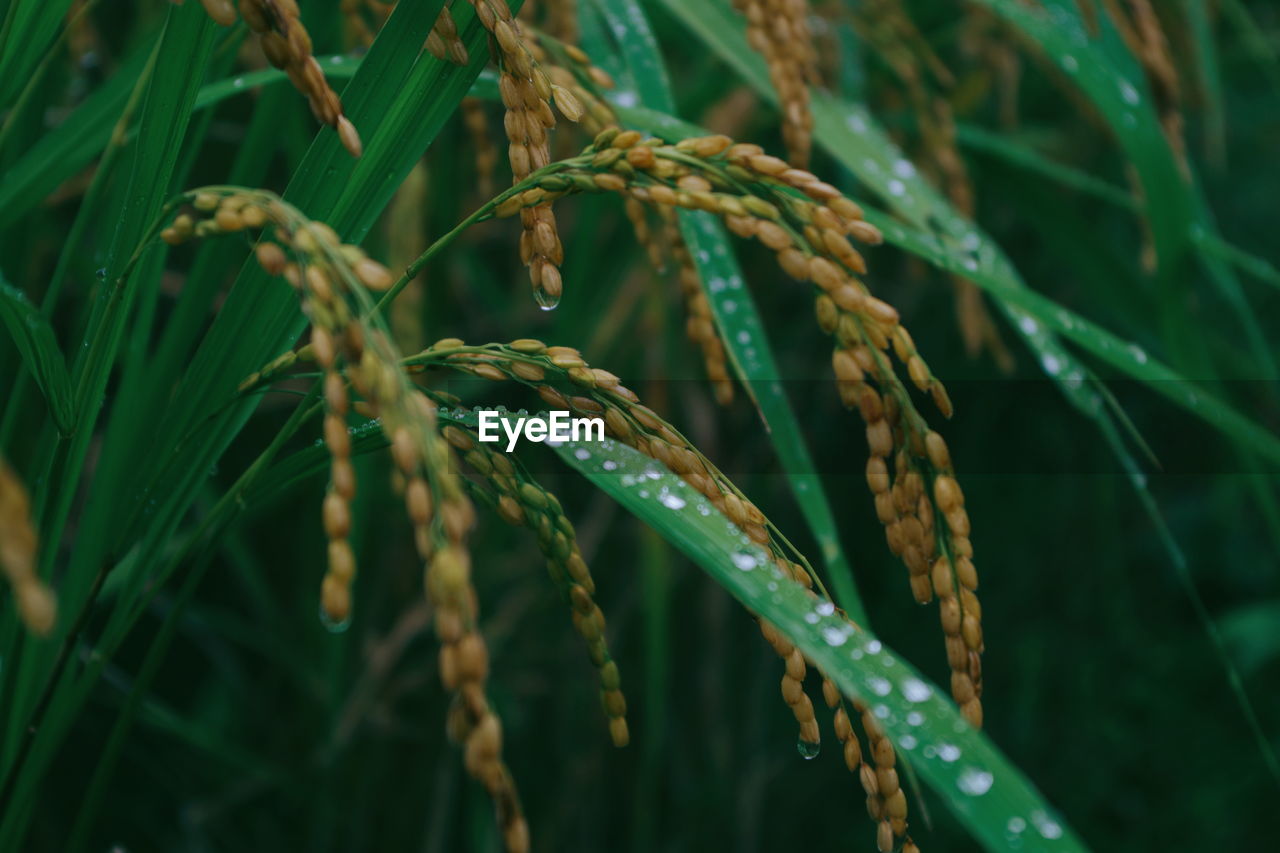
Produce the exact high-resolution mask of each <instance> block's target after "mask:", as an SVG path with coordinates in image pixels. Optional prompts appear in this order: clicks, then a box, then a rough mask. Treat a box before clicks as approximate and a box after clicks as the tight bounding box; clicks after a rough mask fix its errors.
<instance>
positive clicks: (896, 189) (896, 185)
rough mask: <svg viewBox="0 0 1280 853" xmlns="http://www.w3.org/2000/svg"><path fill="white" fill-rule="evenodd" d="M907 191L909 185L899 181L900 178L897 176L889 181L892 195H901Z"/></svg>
mask: <svg viewBox="0 0 1280 853" xmlns="http://www.w3.org/2000/svg"><path fill="white" fill-rule="evenodd" d="M906 191H907V185H906V184H904V183H903V182H902V181H899V180H898V179H896V178H895V179H894V180H892V181H890V182H889V194H890V195H897V196H900V195H904V194H905V193H906Z"/></svg>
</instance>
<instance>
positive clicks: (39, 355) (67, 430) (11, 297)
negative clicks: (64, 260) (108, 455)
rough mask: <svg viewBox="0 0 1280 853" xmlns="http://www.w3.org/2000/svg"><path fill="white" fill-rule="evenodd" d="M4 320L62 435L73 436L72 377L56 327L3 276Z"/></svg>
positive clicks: (0, 305) (0, 310)
mask: <svg viewBox="0 0 1280 853" xmlns="http://www.w3.org/2000/svg"><path fill="white" fill-rule="evenodd" d="M0 320H3V321H4V325H5V327H6V328H7V329H8V330H9V336H10V338H12V340H13V343H14V345H15V346H16V347H17V348H18V352H19V354H20V355H21V356H22V361H23V364H24V365H26V367H27V369H28V370H30V371H31V374H32V376H34V377H35V381H36V385H37V386H38V387H39V388H40V393H41V394H43V395H44V399H45V402H46V403H48V405H49V413H50V414H51V415H53V421H54V423H55V424H57V427H58V432H60V433H61V434H62V435H64V436H65V435H70V434H71V432H72V430H73V429H74V428H75V414H74V411H73V409H72V405H71V377H70V374H68V373H67V363H66V360H65V359H64V358H63V356H62V351H61V350H60V349H58V341H57V338H55V337H54V334H53V328H52V327H51V326H50V325H49V321H48V320H47V319H46V318H45V316H44V315H43V314H41V313H40V309H38V308H36V306H34V305H32V304H31V302H30V301H29V300H28V299H27V297H26V294H24V293H23V292H22V291H21V290H18V289H17V288H16V287H13V286H12V285H11V284H9V282H7V281H5V280H4V276H3V274H0ZM10 390H12V389H10Z"/></svg>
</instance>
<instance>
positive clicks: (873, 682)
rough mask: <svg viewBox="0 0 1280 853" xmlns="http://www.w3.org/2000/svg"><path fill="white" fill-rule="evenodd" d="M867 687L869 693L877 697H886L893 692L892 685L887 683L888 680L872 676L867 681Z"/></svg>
mask: <svg viewBox="0 0 1280 853" xmlns="http://www.w3.org/2000/svg"><path fill="white" fill-rule="evenodd" d="M867 686H869V687H870V688H871V692H872V693H874V694H876V695H877V696H888V695H889V694H890V693H891V692H893V685H892V684H890V683H889V679H887V678H881V677H879V676H873V677H872V678H869V679H868V680H867Z"/></svg>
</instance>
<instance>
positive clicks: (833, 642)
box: [822, 628, 849, 646]
mask: <svg viewBox="0 0 1280 853" xmlns="http://www.w3.org/2000/svg"><path fill="white" fill-rule="evenodd" d="M822 639H824V640H826V641H827V645H828V646H843V645H844V644H845V641H846V640H848V639H849V635H848V634H846V633H845V632H844V631H841V630H840V629H839V628H823V629H822Z"/></svg>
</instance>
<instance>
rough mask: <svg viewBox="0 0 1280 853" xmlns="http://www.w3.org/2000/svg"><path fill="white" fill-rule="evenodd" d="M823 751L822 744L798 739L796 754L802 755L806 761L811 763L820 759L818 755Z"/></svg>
mask: <svg viewBox="0 0 1280 853" xmlns="http://www.w3.org/2000/svg"><path fill="white" fill-rule="evenodd" d="M821 751H822V744H821V743H818V742H810V741H807V740H803V739H800V738H797V739H796V752H798V753H800V757H801V758H803V759H804V760H805V761H811V760H812V759H814V758H817V757H818V753H819V752H821Z"/></svg>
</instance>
